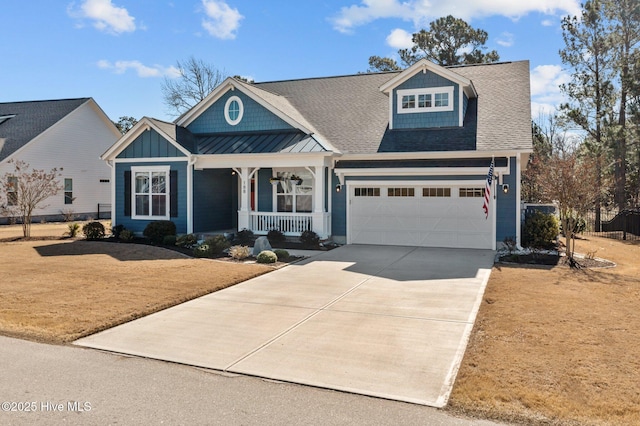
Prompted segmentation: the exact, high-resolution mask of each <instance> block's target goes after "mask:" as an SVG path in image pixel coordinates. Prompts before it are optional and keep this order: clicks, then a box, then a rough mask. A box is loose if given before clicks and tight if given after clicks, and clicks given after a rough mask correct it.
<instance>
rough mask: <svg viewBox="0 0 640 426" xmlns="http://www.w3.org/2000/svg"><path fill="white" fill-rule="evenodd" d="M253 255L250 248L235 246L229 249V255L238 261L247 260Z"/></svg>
mask: <svg viewBox="0 0 640 426" xmlns="http://www.w3.org/2000/svg"><path fill="white" fill-rule="evenodd" d="M250 254H251V248H249V246H233V247H231V248H229V255H230V256H231V257H232V258H234V259H238V260H242V259H246V258H247V257H249V255H250Z"/></svg>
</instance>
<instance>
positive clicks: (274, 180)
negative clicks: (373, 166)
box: [269, 177, 282, 184]
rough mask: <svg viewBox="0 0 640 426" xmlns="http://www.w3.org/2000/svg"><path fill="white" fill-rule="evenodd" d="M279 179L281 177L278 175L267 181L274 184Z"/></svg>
mask: <svg viewBox="0 0 640 426" xmlns="http://www.w3.org/2000/svg"><path fill="white" fill-rule="evenodd" d="M281 180H282V179H281V178H279V177H272V178H269V183H271V184H274V183H278V182H280V181H281Z"/></svg>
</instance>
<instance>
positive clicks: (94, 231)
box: [82, 222, 105, 240]
mask: <svg viewBox="0 0 640 426" xmlns="http://www.w3.org/2000/svg"><path fill="white" fill-rule="evenodd" d="M82 233H83V234H84V236H85V237H87V240H99V239H100V238H104V235H105V231H104V225H103V224H101V223H100V222H89V223H87V224H85V225H84V226H83V227H82Z"/></svg>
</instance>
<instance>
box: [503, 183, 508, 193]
mask: <svg viewBox="0 0 640 426" xmlns="http://www.w3.org/2000/svg"><path fill="white" fill-rule="evenodd" d="M502 192H504V193H505V194H508V193H509V184H508V183H504V184H502Z"/></svg>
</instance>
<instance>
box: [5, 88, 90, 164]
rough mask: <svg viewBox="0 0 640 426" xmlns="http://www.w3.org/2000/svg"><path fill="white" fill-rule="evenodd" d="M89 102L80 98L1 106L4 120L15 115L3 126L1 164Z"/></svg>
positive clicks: (8, 103) (9, 103)
mask: <svg viewBox="0 0 640 426" xmlns="http://www.w3.org/2000/svg"><path fill="white" fill-rule="evenodd" d="M89 100H90V98H79V99H58V100H49V101H28V102H3V103H0V116H5V115H15V117H13V118H10V119H8V120H6V121H4V122H3V123H2V124H0V161H2V160H4V159H5V158H7V157H8V156H10V155H11V154H13V153H14V152H16V151H17V150H19V149H20V148H22V147H23V146H25V145H27V144H28V143H29V142H31V141H32V140H33V139H34V138H36V137H37V136H38V135H40V134H41V133H42V132H44V131H45V130H47V129H48V128H50V127H51V126H53V125H54V124H56V123H57V122H58V121H60V120H61V119H63V118H64V117H65V116H67V115H68V114H69V113H71V112H72V111H74V110H75V109H77V108H78V107H79V106H80V105H82V104H84V103H85V102H87V101H89Z"/></svg>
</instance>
